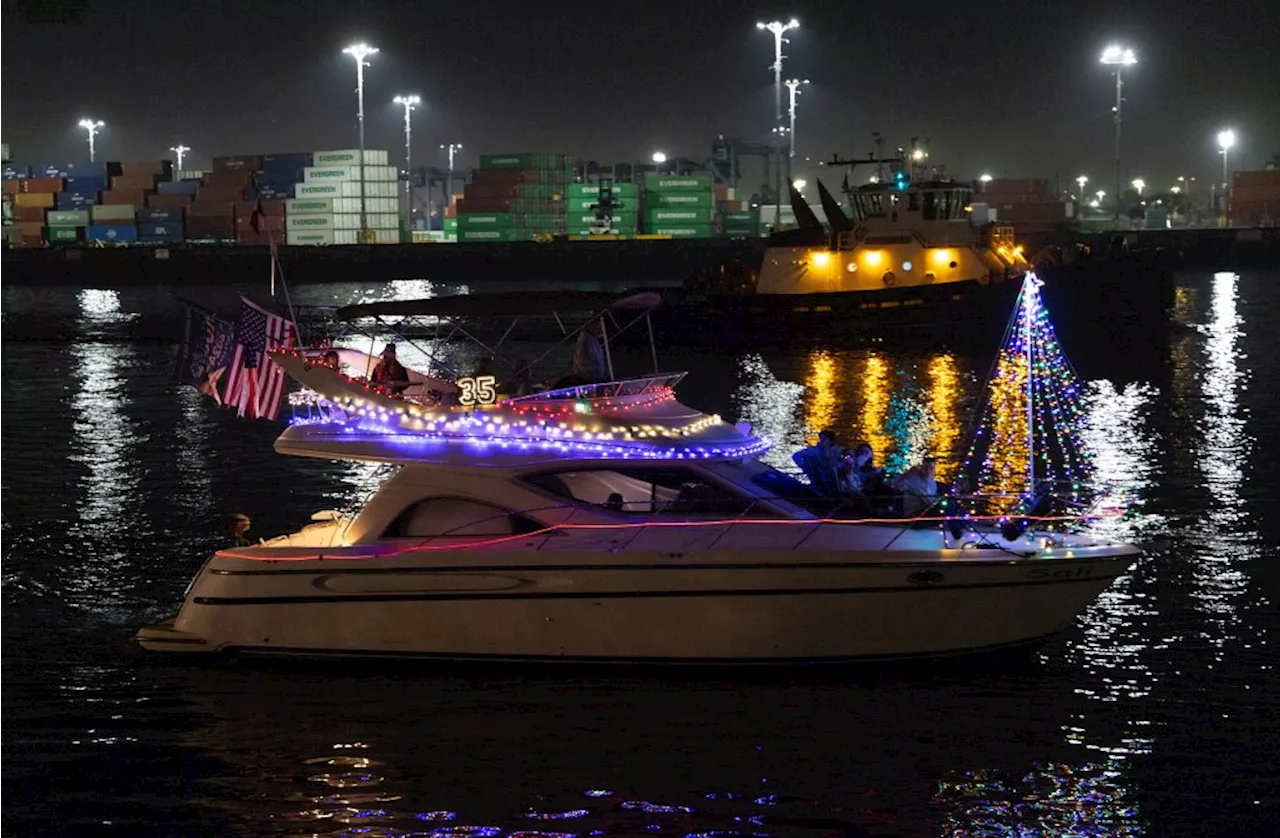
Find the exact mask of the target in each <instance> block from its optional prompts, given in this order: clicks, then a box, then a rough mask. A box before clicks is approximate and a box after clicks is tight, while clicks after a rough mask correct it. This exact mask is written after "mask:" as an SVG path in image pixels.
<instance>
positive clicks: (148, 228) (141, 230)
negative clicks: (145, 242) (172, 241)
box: [138, 221, 182, 240]
mask: <svg viewBox="0 0 1280 838" xmlns="http://www.w3.org/2000/svg"><path fill="white" fill-rule="evenodd" d="M138 235H139V236H140V237H142V238H144V239H146V238H154V237H156V236H170V237H176V238H177V239H178V240H181V239H182V223H181V222H179V221H163V222H152V223H147V224H141V223H140V224H138Z"/></svg>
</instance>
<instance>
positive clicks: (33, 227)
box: [13, 221, 44, 239]
mask: <svg viewBox="0 0 1280 838" xmlns="http://www.w3.org/2000/svg"><path fill="white" fill-rule="evenodd" d="M13 229H15V230H17V231H18V234H19V235H20V236H22V237H23V238H24V239H25V238H26V237H27V236H35V237H37V238H39V237H40V236H42V235H44V221H15V222H14V223H13Z"/></svg>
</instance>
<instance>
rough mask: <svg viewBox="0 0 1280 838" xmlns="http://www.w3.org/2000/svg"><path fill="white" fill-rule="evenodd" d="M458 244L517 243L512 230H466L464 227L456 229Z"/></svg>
mask: <svg viewBox="0 0 1280 838" xmlns="http://www.w3.org/2000/svg"><path fill="white" fill-rule="evenodd" d="M458 241H459V242H511V241H517V239H516V233H515V231H514V230H512V229H510V228H508V229H497V228H489V229H479V230H468V229H466V228H465V227H459V228H458Z"/></svg>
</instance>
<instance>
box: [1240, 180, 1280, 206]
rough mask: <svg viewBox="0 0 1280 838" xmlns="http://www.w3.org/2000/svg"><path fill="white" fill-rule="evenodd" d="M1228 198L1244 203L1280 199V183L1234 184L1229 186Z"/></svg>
mask: <svg viewBox="0 0 1280 838" xmlns="http://www.w3.org/2000/svg"><path fill="white" fill-rule="evenodd" d="M1229 198H1230V200H1232V201H1242V202H1244V203H1257V202H1259V201H1280V183H1277V184H1276V185H1275V186H1268V185H1266V184H1248V185H1236V186H1233V187H1231V193H1230V195H1229Z"/></svg>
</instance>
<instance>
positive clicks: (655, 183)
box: [644, 172, 715, 192]
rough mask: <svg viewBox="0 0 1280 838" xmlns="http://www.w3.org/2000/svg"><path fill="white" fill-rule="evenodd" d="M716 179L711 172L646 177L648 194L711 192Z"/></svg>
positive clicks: (648, 174)
mask: <svg viewBox="0 0 1280 838" xmlns="http://www.w3.org/2000/svg"><path fill="white" fill-rule="evenodd" d="M714 186H715V178H714V177H713V176H712V175H711V173H710V172H694V173H693V174H688V175H663V174H656V173H654V172H647V173H646V174H645V176H644V188H645V191H646V192H710V191H711V189H712V187H714Z"/></svg>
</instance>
